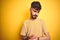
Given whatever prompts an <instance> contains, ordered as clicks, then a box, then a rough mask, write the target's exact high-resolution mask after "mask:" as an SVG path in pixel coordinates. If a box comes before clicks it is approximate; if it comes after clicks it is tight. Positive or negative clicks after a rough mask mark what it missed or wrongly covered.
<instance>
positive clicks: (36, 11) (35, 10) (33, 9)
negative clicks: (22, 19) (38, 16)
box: [31, 8, 39, 12]
mask: <svg viewBox="0 0 60 40" xmlns="http://www.w3.org/2000/svg"><path fill="white" fill-rule="evenodd" d="M31 10H33V11H34V12H39V10H36V9H34V8H31Z"/></svg>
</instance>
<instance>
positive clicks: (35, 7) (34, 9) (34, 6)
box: [30, 1, 41, 19]
mask: <svg viewBox="0 0 60 40" xmlns="http://www.w3.org/2000/svg"><path fill="white" fill-rule="evenodd" d="M40 10H41V4H40V2H39V1H33V2H32V3H31V8H30V13H31V18H32V19H36V18H37V16H38V14H39V12H40Z"/></svg>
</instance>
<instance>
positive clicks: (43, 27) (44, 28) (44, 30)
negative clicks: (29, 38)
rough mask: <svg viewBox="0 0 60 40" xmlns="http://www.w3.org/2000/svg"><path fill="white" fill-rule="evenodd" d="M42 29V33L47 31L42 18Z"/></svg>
mask: <svg viewBox="0 0 60 40" xmlns="http://www.w3.org/2000/svg"><path fill="white" fill-rule="evenodd" d="M42 29H43V32H44V33H46V32H48V31H47V28H46V24H45V22H44V20H42Z"/></svg>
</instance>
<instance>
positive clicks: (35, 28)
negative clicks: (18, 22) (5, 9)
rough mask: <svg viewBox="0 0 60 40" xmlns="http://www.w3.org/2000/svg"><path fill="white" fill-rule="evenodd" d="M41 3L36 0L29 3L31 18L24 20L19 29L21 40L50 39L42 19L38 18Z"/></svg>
mask: <svg viewBox="0 0 60 40" xmlns="http://www.w3.org/2000/svg"><path fill="white" fill-rule="evenodd" d="M40 10H41V4H40V2H38V1H34V2H32V3H31V8H30V13H31V18H30V19H29V20H26V21H25V22H24V24H23V27H22V30H21V39H22V40H50V37H49V33H48V31H47V30H46V28H45V24H44V21H43V20H41V19H38V18H37V17H38V14H39V12H40Z"/></svg>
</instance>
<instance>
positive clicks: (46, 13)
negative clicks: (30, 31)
mask: <svg viewBox="0 0 60 40" xmlns="http://www.w3.org/2000/svg"><path fill="white" fill-rule="evenodd" d="M32 1H35V0H2V1H1V38H2V39H3V40H19V38H20V37H19V33H20V31H21V27H22V24H23V22H24V20H26V19H29V18H30V12H29V8H30V4H31V2H32ZM38 1H40V2H41V5H42V9H41V11H40V14H39V16H38V18H41V19H44V20H45V23H46V27H47V29H48V31H49V34H50V37H51V40H60V39H59V38H60V0H38Z"/></svg>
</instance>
